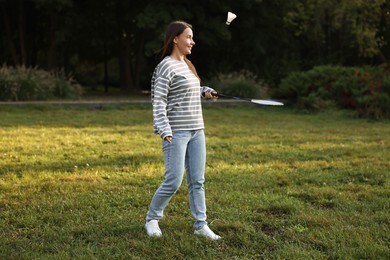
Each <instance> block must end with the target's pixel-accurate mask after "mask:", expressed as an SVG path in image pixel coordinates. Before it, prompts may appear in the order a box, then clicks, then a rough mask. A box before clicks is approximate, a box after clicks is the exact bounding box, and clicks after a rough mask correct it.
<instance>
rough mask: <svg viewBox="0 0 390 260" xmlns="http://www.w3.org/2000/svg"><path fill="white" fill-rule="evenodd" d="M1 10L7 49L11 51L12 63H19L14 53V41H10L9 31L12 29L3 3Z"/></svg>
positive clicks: (10, 34)
mask: <svg viewBox="0 0 390 260" xmlns="http://www.w3.org/2000/svg"><path fill="white" fill-rule="evenodd" d="M1 12H2V14H3V20H4V27H5V37H6V41H7V43H8V46H9V49H10V51H11V56H12V60H13V62H14V65H19V64H20V62H19V59H18V55H17V54H16V48H15V46H14V43H13V41H12V33H11V31H12V30H11V27H10V22H9V17H8V14H7V11H6V10H5V7H4V6H3V5H2V6H1Z"/></svg>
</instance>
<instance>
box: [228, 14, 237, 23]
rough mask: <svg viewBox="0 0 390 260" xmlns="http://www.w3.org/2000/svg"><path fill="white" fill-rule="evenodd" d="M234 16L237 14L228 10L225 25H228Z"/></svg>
mask: <svg viewBox="0 0 390 260" xmlns="http://www.w3.org/2000/svg"><path fill="white" fill-rule="evenodd" d="M236 17H237V15H235V14H233V13H232V12H228V14H227V20H226V25H229V24H230V23H231V22H232V21H233V20H234V19H235V18H236Z"/></svg>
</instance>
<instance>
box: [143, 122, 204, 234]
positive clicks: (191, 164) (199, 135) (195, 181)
mask: <svg viewBox="0 0 390 260" xmlns="http://www.w3.org/2000/svg"><path fill="white" fill-rule="evenodd" d="M172 135H173V136H172V142H171V143H168V142H167V141H164V140H163V153H164V163H165V173H164V176H165V178H164V181H163V183H162V184H161V185H160V187H159V188H158V189H157V191H156V192H155V194H154V196H153V199H152V202H151V203H150V207H149V211H148V213H147V215H146V221H149V220H152V219H156V220H159V219H161V218H162V217H163V212H164V209H165V207H166V206H167V205H168V203H169V201H170V200H171V198H172V196H173V195H174V194H175V193H176V192H177V190H178V189H179V187H180V185H181V183H182V181H183V176H184V168H185V170H186V177H187V184H188V196H189V203H190V209H191V213H192V216H193V217H194V218H195V220H196V222H195V224H194V228H195V229H201V228H202V227H203V226H204V225H206V224H207V222H206V200H205V191H204V180H205V178H204V172H205V164H206V141H205V135H204V131H203V130H192V131H173V134H172Z"/></svg>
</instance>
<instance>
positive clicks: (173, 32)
mask: <svg viewBox="0 0 390 260" xmlns="http://www.w3.org/2000/svg"><path fill="white" fill-rule="evenodd" d="M187 28H190V29H192V25H191V24H189V23H186V22H184V21H174V22H171V23H170V24H169V25H168V29H167V32H166V34H165V40H164V45H163V47H162V48H161V60H163V59H164V58H165V57H166V56H168V55H171V53H172V51H173V40H174V39H175V37H177V36H179V35H180V34H182V33H183V32H184V30H185V29H187ZM184 61H185V62H186V63H187V65H188V67H189V68H190V70H191V71H192V72H193V73H194V74H195V76H196V77H197V78H198V79H199V80H200V78H199V76H198V73H197V72H196V69H195V66H194V65H193V64H192V62H191V61H190V60H188V59H187V57H184Z"/></svg>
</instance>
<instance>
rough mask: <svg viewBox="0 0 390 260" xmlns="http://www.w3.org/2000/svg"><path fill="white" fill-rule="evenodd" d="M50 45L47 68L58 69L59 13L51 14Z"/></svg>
mask: <svg viewBox="0 0 390 260" xmlns="http://www.w3.org/2000/svg"><path fill="white" fill-rule="evenodd" d="M50 22H51V25H50V46H49V50H48V53H47V68H48V69H49V70H52V69H56V68H57V67H58V64H57V38H56V32H57V14H53V13H52V14H51V15H50Z"/></svg>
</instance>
